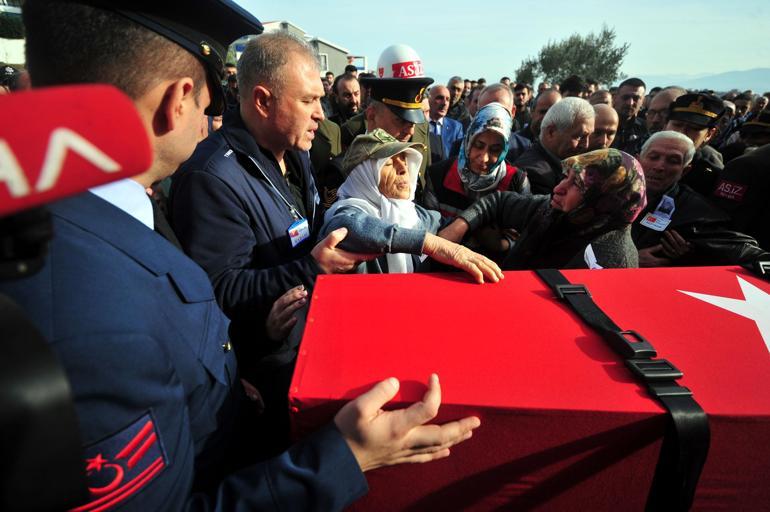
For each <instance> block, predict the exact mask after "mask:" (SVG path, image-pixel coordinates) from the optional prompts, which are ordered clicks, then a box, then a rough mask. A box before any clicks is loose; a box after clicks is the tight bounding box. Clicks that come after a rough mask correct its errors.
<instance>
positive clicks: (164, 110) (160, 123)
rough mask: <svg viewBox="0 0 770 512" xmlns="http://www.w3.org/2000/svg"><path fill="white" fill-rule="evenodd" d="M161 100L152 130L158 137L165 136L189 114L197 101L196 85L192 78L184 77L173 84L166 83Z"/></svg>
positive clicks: (163, 86) (163, 85)
mask: <svg viewBox="0 0 770 512" xmlns="http://www.w3.org/2000/svg"><path fill="white" fill-rule="evenodd" d="M161 87H162V88H163V90H162V91H159V92H160V93H162V95H161V98H160V105H158V108H157V109H156V110H155V115H154V116H153V120H152V128H153V130H154V131H155V133H156V135H163V134H165V133H168V132H170V131H173V130H174V128H176V127H177V126H178V123H179V120H180V118H181V117H182V116H183V115H185V114H188V112H187V110H188V109H191V108H192V105H193V104H194V103H192V102H194V101H195V98H193V95H194V93H193V90H194V84H193V80H192V78H189V77H184V78H180V79H178V80H174V81H172V82H165V83H164V84H162V85H161Z"/></svg>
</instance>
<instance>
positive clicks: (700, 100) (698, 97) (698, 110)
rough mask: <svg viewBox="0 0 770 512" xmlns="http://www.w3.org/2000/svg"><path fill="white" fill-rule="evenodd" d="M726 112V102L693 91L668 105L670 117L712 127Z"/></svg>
mask: <svg viewBox="0 0 770 512" xmlns="http://www.w3.org/2000/svg"><path fill="white" fill-rule="evenodd" d="M724 112H725V106H724V103H723V101H722V100H721V99H719V98H717V97H716V96H713V95H711V94H703V93H691V94H684V95H682V96H679V97H678V98H677V99H675V100H674V101H673V102H671V105H670V106H669V107H668V119H669V121H684V122H686V123H691V124H694V125H697V126H703V127H707V128H711V127H713V126H716V124H717V122H718V121H719V118H720V117H722V114H724Z"/></svg>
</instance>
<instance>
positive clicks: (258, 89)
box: [251, 85, 275, 118]
mask: <svg viewBox="0 0 770 512" xmlns="http://www.w3.org/2000/svg"><path fill="white" fill-rule="evenodd" d="M274 101H275V96H273V93H272V92H271V91H270V89H268V88H267V87H265V86H263V85H255V86H254V89H252V91H251V102H252V104H253V105H254V109H255V110H256V111H257V113H258V114H259V115H260V116H262V117H264V118H267V117H269V115H270V108H271V107H272V105H273V102H274Z"/></svg>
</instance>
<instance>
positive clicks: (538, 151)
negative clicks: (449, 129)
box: [513, 142, 564, 194]
mask: <svg viewBox="0 0 770 512" xmlns="http://www.w3.org/2000/svg"><path fill="white" fill-rule="evenodd" d="M513 165H515V166H516V167H518V168H519V169H521V170H523V171H524V172H525V173H526V174H527V178H528V179H529V185H530V187H531V189H532V193H533V194H550V193H551V192H553V188H554V187H555V186H556V185H558V183H559V182H560V181H561V180H562V178H563V177H564V176H563V173H564V171H563V169H562V166H561V160H559V159H558V158H556V157H555V156H554V155H552V154H550V153H548V151H546V149H545V148H544V147H543V146H542V145H541V144H540V142H535V143H534V144H532V147H531V148H529V149H528V150H526V151H525V152H524V153H522V155H521V156H520V157H519V158H517V159H516V161H515V162H514V163H513Z"/></svg>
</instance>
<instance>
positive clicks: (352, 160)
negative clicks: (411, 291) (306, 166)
mask: <svg viewBox="0 0 770 512" xmlns="http://www.w3.org/2000/svg"><path fill="white" fill-rule="evenodd" d="M421 148H422V144H419V143H408V142H399V141H398V140H396V139H395V138H393V137H391V136H390V135H389V134H388V133H387V132H385V131H384V130H381V129H377V130H374V131H373V132H371V133H369V134H366V135H359V136H358V137H356V139H355V140H354V141H353V144H351V146H350V148H349V149H348V152H347V154H346V155H345V160H344V162H343V171H344V172H345V173H346V174H347V179H346V180H345V182H344V183H343V184H342V186H340V188H339V190H338V191H337V197H338V200H337V202H336V203H334V204H333V205H332V207H331V208H330V209H329V210H328V211H327V212H326V217H325V223H324V226H323V228H322V230H321V231H322V233H321V235H322V236H324V235H325V234H326V233H329V232H331V231H333V230H335V229H337V228H341V227H345V228H347V229H348V235H347V236H346V237H345V239H344V240H343V241H342V243H340V245H339V247H341V248H343V249H345V250H349V251H353V252H358V253H369V254H382V256H380V257H378V258H376V259H374V260H371V261H368V262H364V263H361V264H360V265H359V266H358V268H357V272H359V273H370V274H371V273H392V274H395V273H408V272H415V271H421V270H425V268H426V267H425V265H423V261H424V260H425V257H426V256H430V257H431V258H433V259H435V260H437V261H439V262H441V263H444V264H447V265H452V266H454V267H457V268H460V269H462V270H465V271H466V272H468V273H469V274H471V275H472V276H473V277H474V278H475V279H476V280H477V281H478V282H480V283H482V282H484V279H485V278H486V279H487V280H490V281H493V282H497V281H498V280H499V279H501V278H502V273H501V271H500V268H499V267H498V266H497V265H496V264H495V263H494V262H492V261H491V260H489V259H487V258H486V257H484V256H482V255H480V254H477V253H475V252H473V251H471V250H470V249H467V248H465V247H463V246H461V245H458V244H455V243H453V242H449V241H448V240H444V239H442V238H439V237H438V236H436V232H437V231H438V229H439V227H440V226H439V221H440V216H439V214H438V212H432V211H428V210H426V209H424V208H422V207H420V206H418V205H415V204H414V202H413V200H414V193H415V187H416V185H417V175H418V171H419V168H420V164H421V163H422V152H421V151H419V149H421Z"/></svg>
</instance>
